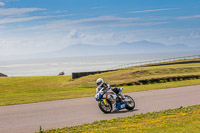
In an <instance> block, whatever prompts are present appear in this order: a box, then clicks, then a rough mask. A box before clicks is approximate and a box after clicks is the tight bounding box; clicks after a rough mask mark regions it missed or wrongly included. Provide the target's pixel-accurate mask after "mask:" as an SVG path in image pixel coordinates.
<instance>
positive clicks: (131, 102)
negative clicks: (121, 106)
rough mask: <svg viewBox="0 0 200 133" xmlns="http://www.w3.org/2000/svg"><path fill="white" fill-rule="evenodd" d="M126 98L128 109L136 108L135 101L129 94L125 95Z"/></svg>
mask: <svg viewBox="0 0 200 133" xmlns="http://www.w3.org/2000/svg"><path fill="white" fill-rule="evenodd" d="M124 96H125V100H126V109H128V110H133V109H134V108H135V101H134V100H133V98H131V97H130V96H128V95H124Z"/></svg>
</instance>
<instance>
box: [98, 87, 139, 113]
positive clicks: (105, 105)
mask: <svg viewBox="0 0 200 133" xmlns="http://www.w3.org/2000/svg"><path fill="white" fill-rule="evenodd" d="M122 90H123V87H122V88H119V89H118V91H119V92H118V93H116V92H114V91H113V90H112V89H108V90H106V89H105V88H102V89H101V90H100V91H99V92H97V93H96V95H95V98H96V101H98V105H99V108H100V110H101V111H102V112H104V113H110V112H114V111H117V110H121V109H128V110H133V109H134V108H135V101H134V100H133V98H131V97H130V96H128V95H124V97H125V98H124V99H122V97H121V95H120V94H121V92H122Z"/></svg>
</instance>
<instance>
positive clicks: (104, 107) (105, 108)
mask: <svg viewBox="0 0 200 133" xmlns="http://www.w3.org/2000/svg"><path fill="white" fill-rule="evenodd" d="M103 100H104V99H101V100H100V101H99V108H100V109H101V111H102V112H104V113H110V112H111V111H112V104H111V103H110V101H108V100H106V101H107V104H106V105H105V104H104V101H103Z"/></svg>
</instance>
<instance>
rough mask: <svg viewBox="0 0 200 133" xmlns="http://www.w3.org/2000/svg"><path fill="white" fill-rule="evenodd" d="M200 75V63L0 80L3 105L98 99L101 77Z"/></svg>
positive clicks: (151, 86)
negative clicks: (84, 74) (97, 87)
mask: <svg viewBox="0 0 200 133" xmlns="http://www.w3.org/2000/svg"><path fill="white" fill-rule="evenodd" d="M183 75H200V63H190V64H177V65H166V66H153V67H132V68H129V69H128V70H118V71H112V72H107V73H101V74H96V75H89V76H86V77H82V78H79V79H75V80H72V79H71V76H38V77H5V78H0V106H3V105H13V104H23V103H33V102H43V101H52V100H61V99H70V98H79V97H88V96H94V94H95V88H96V84H95V81H96V79H97V78H99V77H101V78H103V79H104V80H105V81H106V82H108V83H110V84H116V85H119V84H123V83H131V82H135V81H138V80H142V79H151V78H161V77H169V76H183ZM198 84H200V79H195V80H187V81H177V82H168V83H159V84H149V85H139V86H125V89H124V92H135V91H144V90H153V89H163V88H171V87H180V86H189V85H198Z"/></svg>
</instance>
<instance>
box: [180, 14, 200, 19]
mask: <svg viewBox="0 0 200 133" xmlns="http://www.w3.org/2000/svg"><path fill="white" fill-rule="evenodd" d="M191 18H200V14H198V15H193V16H183V17H177V19H191Z"/></svg>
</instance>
